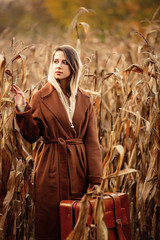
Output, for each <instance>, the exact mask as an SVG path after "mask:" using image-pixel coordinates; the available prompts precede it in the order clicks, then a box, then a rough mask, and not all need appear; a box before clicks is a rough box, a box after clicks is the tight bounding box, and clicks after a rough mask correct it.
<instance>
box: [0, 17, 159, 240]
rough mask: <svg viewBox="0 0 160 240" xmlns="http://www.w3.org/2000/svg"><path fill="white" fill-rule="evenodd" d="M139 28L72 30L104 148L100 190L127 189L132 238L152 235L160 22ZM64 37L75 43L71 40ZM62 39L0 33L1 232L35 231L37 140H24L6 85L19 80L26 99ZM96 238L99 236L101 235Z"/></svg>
mask: <svg viewBox="0 0 160 240" xmlns="http://www.w3.org/2000/svg"><path fill="white" fill-rule="evenodd" d="M83 24H84V23H83ZM141 30H143V33H141V32H140V31H130V32H128V33H127V34H126V37H117V36H116V35H115V34H114V33H113V34H112V35H111V34H109V33H107V32H106V40H105V42H103V43H102V42H100V41H99V40H98V39H97V38H96V37H95V36H92V35H88V36H87V37H86V39H85V40H84V39H82V40H80V39H79V38H78V40H77V43H78V46H77V47H78V48H77V49H78V51H79V53H80V55H81V59H82V62H83V66H84V67H83V76H82V78H81V81H80V85H81V87H83V88H84V89H85V90H86V91H87V92H88V93H89V94H90V96H91V98H92V100H93V103H94V107H95V113H96V116H97V125H98V134H99V142H100V146H101V151H102V156H103V180H102V184H101V190H102V191H109V192H116V191H118V192H125V193H128V194H129V199H130V219H131V232H132V238H133V239H135V240H141V239H143V240H147V239H148V240H151V239H154V240H158V239H159V238H160V161H159V157H160V144H159V142H160V134H159V124H160V95H159V94H160V30H159V23H158V22H157V21H154V18H153V19H152V22H150V23H148V25H147V27H145V28H143V29H141ZM67 39H68V40H67V43H68V44H71V45H74V46H75V47H76V42H75V40H73V39H71V38H70V39H69V38H67ZM26 42H29V44H28V43H26ZM52 43H53V44H52ZM61 43H64V42H62V40H61V41H59V42H53V40H52V39H48V41H47V42H46V40H43V39H38V40H37V42H36V43H34V44H32V43H30V41H29V40H27V39H26V40H23V41H22V40H16V39H15V38H12V40H10V35H9V36H8V35H7V34H6V35H5V33H4V35H3V36H2V35H1V36H0V49H1V55H0V239H7V240H10V239H23V240H24V239H26V240H27V239H28V240H29V239H33V234H34V188H33V183H32V169H33V164H34V157H35V153H36V149H37V147H38V145H39V143H40V140H39V141H37V142H36V143H35V144H29V143H27V142H26V141H25V140H24V139H23V138H22V137H21V135H20V133H19V129H18V127H17V125H16V121H15V103H14V98H13V99H11V98H10V97H9V96H8V93H9V89H10V86H12V84H13V83H15V84H17V85H18V86H19V87H20V88H21V89H22V90H24V91H25V95H26V99H27V101H28V102H29V101H30V99H31V97H32V95H33V94H34V93H35V92H36V91H37V90H38V89H40V88H41V87H42V86H43V85H44V84H45V83H46V82H47V74H48V68H49V63H50V57H51V54H52V51H53V49H54V46H55V45H56V44H57V45H59V44H61ZM65 43H66V42H65ZM83 200H84V199H83ZM84 201H85V200H84ZM97 206H98V205H97ZM85 207H86V205H85V204H84V211H83V208H82V212H83V215H85V213H86V211H85ZM100 213H101V215H103V209H100ZM83 217H84V216H83ZM75 231H77V229H75ZM75 236H76V232H75ZM69 239H70V240H71V239H73V238H72V236H70V238H69ZM74 239H78V238H76V237H75V238H74ZM83 239H87V238H83ZM97 239H99V240H100V239H101V240H103V238H102V236H101V238H97ZM104 239H106V238H105V237H104Z"/></svg>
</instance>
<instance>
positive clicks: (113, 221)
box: [60, 193, 131, 240]
mask: <svg viewBox="0 0 160 240" xmlns="http://www.w3.org/2000/svg"><path fill="white" fill-rule="evenodd" d="M95 201H96V198H94V197H93V198H90V199H89V216H88V226H90V224H91V216H92V213H93V208H94V205H95ZM103 201H104V206H105V214H104V220H105V223H106V226H107V228H108V232H109V240H131V229H130V208H129V198H128V195H127V194H125V193H105V194H104V196H103ZM79 205H80V200H63V201H61V203H60V224H61V240H65V239H66V237H67V236H68V235H69V233H70V232H71V231H72V230H73V228H74V226H75V224H76V221H77V219H78V214H79Z"/></svg>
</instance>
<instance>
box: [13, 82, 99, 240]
mask: <svg viewBox="0 0 160 240" xmlns="http://www.w3.org/2000/svg"><path fill="white" fill-rule="evenodd" d="M16 120H17V123H18V126H19V128H20V132H21V134H22V136H23V137H24V139H25V140H26V141H28V142H29V143H33V142H36V141H37V140H38V139H39V138H40V137H41V138H42V144H41V145H40V147H39V149H38V150H37V154H36V159H35V164H34V186H35V239H38V240H58V239H60V216H59V203H60V201H61V200H64V199H73V198H75V197H82V196H83V194H85V192H86V190H87V187H88V184H99V183H100V182H101V177H102V158H101V152H100V147H99V142H98V134H97V126H96V118H95V114H94V108H93V105H92V102H91V99H90V97H89V95H88V94H87V93H85V92H84V91H83V90H82V89H80V88H78V92H77V97H76V106H75V111H74V115H73V125H74V128H72V127H71V123H70V121H69V119H68V115H67V112H66V110H65V108H64V106H63V104H62V102H61V100H60V98H59V96H58V93H57V91H56V90H55V88H54V87H53V86H52V85H51V84H50V83H49V82H48V83H47V84H46V85H45V86H44V87H43V88H42V89H40V90H38V91H37V92H36V93H35V94H34V95H33V97H32V99H31V102H30V104H27V106H26V108H25V111H24V112H18V110H16Z"/></svg>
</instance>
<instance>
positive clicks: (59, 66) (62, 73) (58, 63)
mask: <svg viewBox="0 0 160 240" xmlns="http://www.w3.org/2000/svg"><path fill="white" fill-rule="evenodd" d="M53 72H54V78H55V79H58V80H64V79H68V77H69V76H70V74H71V69H70V66H69V64H68V62H67V59H66V57H65V55H64V53H63V52H62V51H57V52H56V53H55V55H54V59H53Z"/></svg>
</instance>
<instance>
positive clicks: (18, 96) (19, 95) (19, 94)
mask: <svg viewBox="0 0 160 240" xmlns="http://www.w3.org/2000/svg"><path fill="white" fill-rule="evenodd" d="M10 91H11V92H12V93H13V94H14V99H15V104H16V105H17V106H24V105H26V98H25V95H24V92H23V91H22V90H21V89H20V88H19V87H18V86H16V85H15V84H13V87H11V88H10ZM9 96H11V95H10V94H9Z"/></svg>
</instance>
